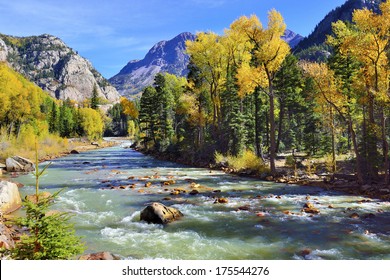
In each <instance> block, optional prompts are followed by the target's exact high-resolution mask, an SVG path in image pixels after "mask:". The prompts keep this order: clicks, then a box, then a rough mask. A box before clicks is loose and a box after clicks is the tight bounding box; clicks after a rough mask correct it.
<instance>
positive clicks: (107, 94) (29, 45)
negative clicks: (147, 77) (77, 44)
mask: <svg viewBox="0 0 390 280" xmlns="http://www.w3.org/2000/svg"><path fill="white" fill-rule="evenodd" d="M0 61H7V62H8V63H9V64H10V65H11V66H12V68H13V69H15V70H16V71H18V72H19V73H21V74H22V75H24V76H25V77H27V78H28V79H29V80H31V81H33V82H34V83H35V84H36V85H38V86H39V87H40V88H42V89H43V90H45V91H47V92H49V93H50V95H52V96H53V97H56V98H57V99H61V100H65V99H67V98H70V99H72V100H75V101H77V102H82V101H83V100H85V99H87V98H90V97H91V95H92V92H93V88H94V86H95V85H96V86H97V90H98V95H99V97H101V98H102V99H103V100H106V101H107V102H109V103H113V102H117V101H118V100H119V98H120V95H119V94H118V92H117V91H116V89H115V88H114V87H113V86H111V85H110V84H109V82H108V81H107V80H106V79H105V78H103V76H102V75H101V74H100V73H99V72H98V71H96V69H95V68H93V66H92V64H91V63H90V62H89V61H88V60H87V59H85V58H82V57H81V56H80V55H78V54H77V52H75V51H74V50H72V49H71V48H69V47H68V46H67V45H65V43H64V42H63V41H61V40H60V39H59V38H57V37H55V36H52V35H47V34H44V35H41V36H31V37H13V36H7V35H3V34H0Z"/></svg>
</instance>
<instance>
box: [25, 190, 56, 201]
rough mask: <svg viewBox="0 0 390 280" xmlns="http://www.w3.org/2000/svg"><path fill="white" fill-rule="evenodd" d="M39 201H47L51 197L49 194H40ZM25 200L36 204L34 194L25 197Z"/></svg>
mask: <svg viewBox="0 0 390 280" xmlns="http://www.w3.org/2000/svg"><path fill="white" fill-rule="evenodd" d="M38 197H39V199H47V198H49V197H51V193H49V192H40V193H38ZM25 200H27V201H30V202H33V203H37V196H36V195H35V194H30V195H26V197H25Z"/></svg>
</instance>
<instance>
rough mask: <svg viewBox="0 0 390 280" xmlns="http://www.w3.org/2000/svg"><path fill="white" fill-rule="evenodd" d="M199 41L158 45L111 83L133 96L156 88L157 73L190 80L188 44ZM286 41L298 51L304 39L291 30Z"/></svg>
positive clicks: (187, 37) (190, 37)
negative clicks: (154, 86) (152, 87)
mask: <svg viewBox="0 0 390 280" xmlns="http://www.w3.org/2000/svg"><path fill="white" fill-rule="evenodd" d="M195 39H196V36H195V35H193V34H191V33H189V32H184V33H181V34H179V35H178V36H176V37H175V38H173V39H171V40H169V41H161V42H159V43H157V44H156V45H154V46H153V48H151V49H150V50H149V52H148V53H147V54H146V56H145V58H144V59H142V60H132V61H130V62H129V63H128V64H127V65H126V66H125V67H124V68H123V69H122V70H121V71H120V72H119V73H118V74H117V75H115V76H114V77H112V78H111V79H109V81H110V83H111V84H112V85H113V86H115V88H116V89H117V90H118V92H119V93H120V94H122V95H124V96H132V95H135V94H138V93H140V92H141V91H142V90H143V89H144V88H145V87H147V86H149V85H152V84H153V81H154V77H155V76H156V74H157V73H162V72H168V73H170V74H174V75H177V76H186V75H187V73H188V70H187V66H188V62H189V56H188V55H187V54H186V53H185V42H186V41H187V40H192V41H193V40H195ZM283 39H284V40H285V41H286V42H287V43H289V44H290V46H291V47H294V46H296V45H297V44H298V43H299V42H300V41H301V40H302V39H303V37H302V36H301V35H299V34H296V33H294V32H292V31H290V30H287V31H286V33H285V35H284V36H283Z"/></svg>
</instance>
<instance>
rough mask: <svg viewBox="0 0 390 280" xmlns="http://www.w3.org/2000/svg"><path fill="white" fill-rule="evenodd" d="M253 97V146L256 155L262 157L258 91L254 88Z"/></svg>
mask: <svg viewBox="0 0 390 280" xmlns="http://www.w3.org/2000/svg"><path fill="white" fill-rule="evenodd" d="M254 97H255V147H256V155H257V156H258V157H260V158H263V151H262V148H261V143H260V121H259V111H260V104H259V91H258V90H257V89H256V90H255V92H254Z"/></svg>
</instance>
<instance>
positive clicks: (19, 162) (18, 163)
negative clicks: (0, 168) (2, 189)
mask: <svg viewBox="0 0 390 280" xmlns="http://www.w3.org/2000/svg"><path fill="white" fill-rule="evenodd" d="M5 165H6V167H7V171H8V172H31V171H34V170H35V165H34V163H32V161H30V160H28V159H26V158H23V157H20V156H13V157H10V158H7V159H6V161H5Z"/></svg>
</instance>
